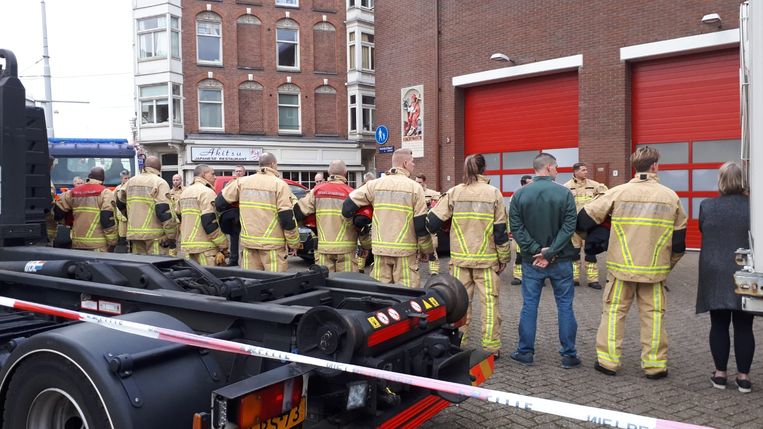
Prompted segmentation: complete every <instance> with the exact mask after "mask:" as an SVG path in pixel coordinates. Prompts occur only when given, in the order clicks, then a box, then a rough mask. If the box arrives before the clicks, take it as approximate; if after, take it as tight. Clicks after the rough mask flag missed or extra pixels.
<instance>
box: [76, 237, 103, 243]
mask: <svg viewBox="0 0 763 429" xmlns="http://www.w3.org/2000/svg"><path fill="white" fill-rule="evenodd" d="M74 241H81V242H83V243H105V242H106V239H105V238H103V237H72V242H74Z"/></svg>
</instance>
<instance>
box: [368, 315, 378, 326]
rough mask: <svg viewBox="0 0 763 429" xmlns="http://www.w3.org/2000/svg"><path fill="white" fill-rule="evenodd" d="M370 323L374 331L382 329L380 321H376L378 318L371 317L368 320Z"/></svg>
mask: <svg viewBox="0 0 763 429" xmlns="http://www.w3.org/2000/svg"><path fill="white" fill-rule="evenodd" d="M368 323H370V324H371V326H372V327H373V328H374V329H379V328H381V323H379V321H378V320H376V316H371V317H369V318H368Z"/></svg>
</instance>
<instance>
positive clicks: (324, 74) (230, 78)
mask: <svg viewBox="0 0 763 429" xmlns="http://www.w3.org/2000/svg"><path fill="white" fill-rule="evenodd" d="M274 3H275V2H274V1H273V0H249V1H247V0H224V1H198V0H188V1H184V2H183V18H182V20H183V22H182V28H183V31H182V51H183V52H182V55H183V73H184V87H183V95H184V97H185V100H184V106H183V110H184V114H185V132H186V134H192V133H198V132H199V129H198V128H199V121H198V83H199V82H201V81H203V80H205V79H207V78H208V73H210V72H211V73H212V75H213V76H212V78H213V79H215V80H217V81H219V82H221V83H222V84H223V88H224V89H223V94H224V96H223V106H224V107H223V108H224V115H223V116H224V122H225V123H224V126H225V131H224V133H225V134H239V133H243V134H266V135H277V134H278V87H279V86H281V85H283V84H286V83H287V77H291V83H292V84H294V85H297V86H298V87H299V88H300V90H301V94H300V103H301V106H302V135H304V136H305V137H312V136H315V135H316V125H315V117H316V114H315V108H316V103H315V101H314V100H315V97H314V96H315V90H316V88H318V87H320V86H322V85H324V80H326V81H327V84H328V85H329V86H331V87H332V88H334V89H335V90H336V95H335V97H336V102H335V105H336V106H337V108H336V109H334V111H335V112H337V113H336V118H334V120H333V121H334V123H336V126H335V128H336V131H335V132H334V133H333V134H334V135H339V136H341V137H344V138H346V137H347V114H346V111H347V91H346V90H345V82H346V80H347V73H346V70H347V62H346V49H347V48H346V45H347V43H346V42H345V38H346V27H345V25H344V20H345V15H346V14H345V9H344V7H339V6H340V3H341V5H343V4H344V2H342V1H339V0H300V2H299V6H300V7H299V8H286V7H275V6H274ZM207 4H210V5H211V6H212V9H211V12H213V13H216V14H217V15H219V16H220V17H221V18H222V38H223V66H222V67H220V66H207V65H200V64H197V61H196V16H197V15H198V14H199V13H202V12H205V11H207ZM247 8H251V14H252V15H254V16H255V17H256V18H257V20H259V21H260V22H261V24H259V25H255V24H241V23H237V21H238V19H239V18H240V17H242V16H244V15H246V9H247ZM287 12H288V13H289V15H290V17H289V19H291V20H293V21H295V22H297V23H298V24H299V41H300V44H299V62H300V70H299V71H279V70H276V42H275V30H276V23H277V22H278V21H279V20H281V19H284V18H286V13H287ZM324 16H325V22H326V23H328V24H331V25H332V26H333V27H334V28H335V31H333V32H328V31H322V32H321V33H330V34H332V35H333V40H331V39H330V38H326V37H324V38H321V40H317V41H315V40H314V27H315V26H316V24H320V23H322V22H324V19H323V17H324ZM316 51H317V52H324V53H326V55H331V56H332V58H329V59H326V58H323V57H321V60H322V61H325V63H328V64H334V67H333V69H332V68H330V67H322V69H321V70H316V67H315V61H314V58H315V54H314V52H316ZM327 68H329V69H330V70H329V71H326V70H325V69H327ZM249 74H252V75H253V80H254V81H255V82H257V83H259V84H260V85H262V87H263V89H262V91H248V90H242V91H239V86H240V85H241V84H242V83H245V82H247V81H248V75H249ZM251 92H258V93H259V94H261V95H256V94H250V93H251ZM242 95H243V97H242ZM241 106H244V111H242V112H240V111H239V110H240V107H241ZM257 106H261V111H260V112H259V113H257V112H252V111H248V110H249V109H252V108H255V109H256V108H257ZM246 121H252V122H251V123H244V122H246Z"/></svg>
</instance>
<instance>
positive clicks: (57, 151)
mask: <svg viewBox="0 0 763 429" xmlns="http://www.w3.org/2000/svg"><path fill="white" fill-rule="evenodd" d="M48 152H49V153H50V155H51V156H52V157H53V158H55V161H54V165H53V168H52V170H51V171H50V179H51V181H52V182H53V186H55V187H56V191H57V192H59V193H62V192H66V191H67V190H68V189H69V188H71V187H72V181H73V180H74V178H75V177H78V176H79V177H81V178H83V179H84V178H87V175H88V173H90V169H91V168H93V167H102V168H103V171H104V173H106V174H105V180H104V182H103V184H104V186H108V187H110V188H113V187H115V186H117V185H119V183H120V173H121V172H122V171H124V170H127V171H129V172H130V176H134V175H135V172H136V168H135V166H136V164H137V163H136V153H135V149H134V148H133V146H131V145H130V144H128V143H127V140H126V139H88V138H60V137H52V138H49V139H48Z"/></svg>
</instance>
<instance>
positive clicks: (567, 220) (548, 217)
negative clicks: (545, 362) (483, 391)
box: [509, 153, 580, 368]
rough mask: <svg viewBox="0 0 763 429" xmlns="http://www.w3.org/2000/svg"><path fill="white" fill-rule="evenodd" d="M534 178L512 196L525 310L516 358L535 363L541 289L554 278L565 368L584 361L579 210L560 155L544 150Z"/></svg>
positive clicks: (513, 230) (511, 218)
mask: <svg viewBox="0 0 763 429" xmlns="http://www.w3.org/2000/svg"><path fill="white" fill-rule="evenodd" d="M533 168H534V169H535V174H536V176H535V177H533V183H531V184H529V185H527V186H525V187H523V188H521V189H519V190H518V191H517V192H516V193H515V194H514V196H513V197H512V198H511V206H510V210H509V224H510V225H511V233H512V234H513V236H514V240H516V242H517V244H518V245H519V248H520V249H521V252H522V299H523V304H522V312H521V314H520V316H519V343H518V344H517V350H516V351H515V352H514V353H512V354H511V358H512V359H513V360H515V361H517V362H519V363H521V364H524V365H532V363H533V356H534V354H535V330H536V324H537V319H538V303H539V302H540V293H541V290H542V289H543V284H544V283H545V281H546V279H550V280H551V286H552V288H553V290H554V298H555V299H556V311H557V314H558V319H559V341H560V343H561V344H562V347H561V349H560V350H559V354H560V355H561V356H562V368H573V367H576V366H579V365H580V359H578V356H577V350H576V349H575V336H576V335H577V329H578V325H577V322H576V321H575V312H574V311H573V309H572V299H573V297H574V295H575V286H574V283H573V281H572V260H573V258H574V257H575V255H576V253H575V249H574V248H573V247H572V242H571V241H570V237H571V236H572V234H573V233H574V232H575V223H576V221H577V213H576V210H575V199H574V198H573V197H572V193H570V191H569V189H567V188H565V187H564V186H562V185H559V184H558V183H556V182H554V179H555V178H556V174H557V171H556V169H557V164H556V158H554V156H553V155H551V154H548V153H541V154H539V155H538V156H536V157H535V160H533Z"/></svg>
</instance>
